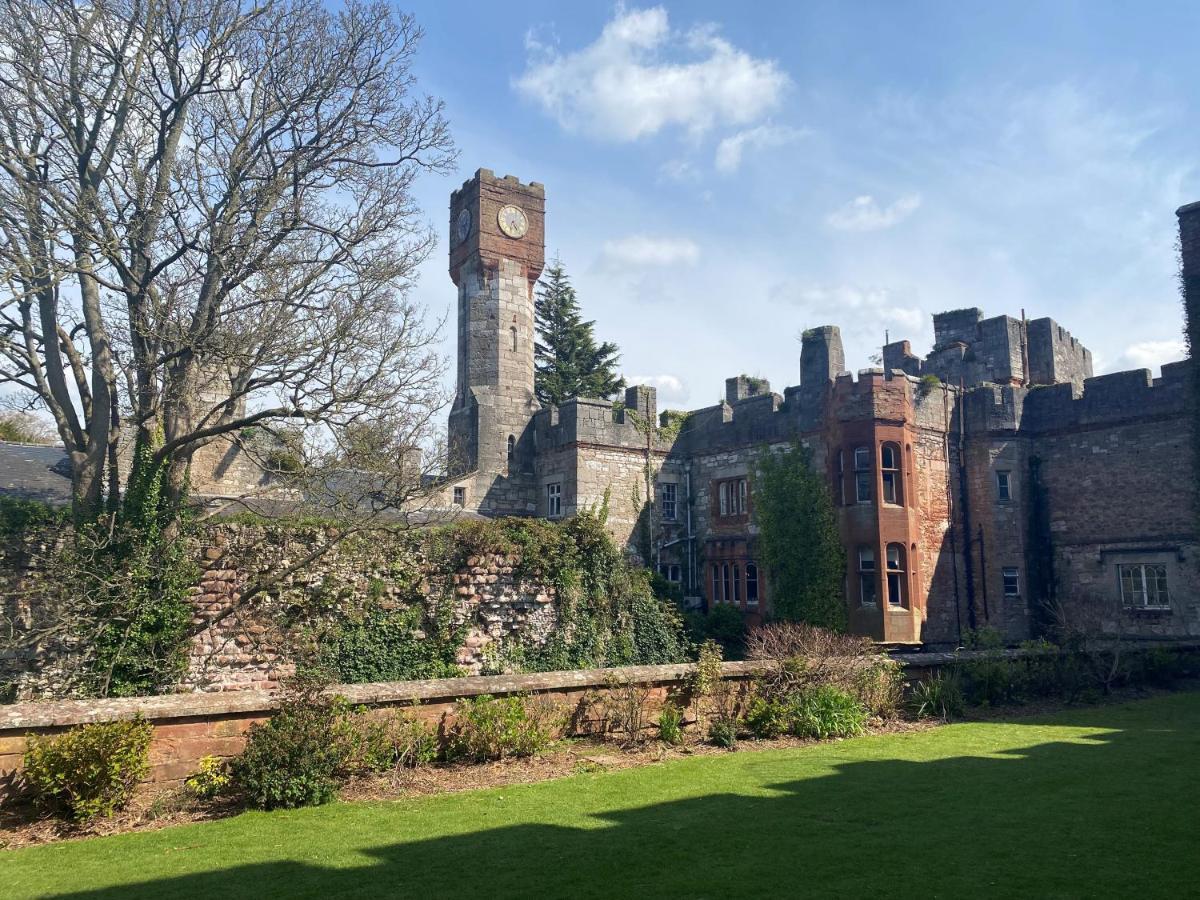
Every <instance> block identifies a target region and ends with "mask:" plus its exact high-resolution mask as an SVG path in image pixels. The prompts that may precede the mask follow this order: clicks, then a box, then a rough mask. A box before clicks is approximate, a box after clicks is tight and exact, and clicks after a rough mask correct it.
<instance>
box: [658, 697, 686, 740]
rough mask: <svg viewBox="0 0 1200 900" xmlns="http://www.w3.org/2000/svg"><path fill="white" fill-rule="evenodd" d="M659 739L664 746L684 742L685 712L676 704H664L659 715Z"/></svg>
mask: <svg viewBox="0 0 1200 900" xmlns="http://www.w3.org/2000/svg"><path fill="white" fill-rule="evenodd" d="M658 737H659V740H661V741H662V742H663V743H664V744H678V743H681V742H682V741H683V710H682V709H680V708H679V707H678V706H676V705H675V704H674V703H664V704H663V708H662V710H661V711H660V712H659V714H658Z"/></svg>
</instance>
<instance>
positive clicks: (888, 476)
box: [879, 441, 904, 506]
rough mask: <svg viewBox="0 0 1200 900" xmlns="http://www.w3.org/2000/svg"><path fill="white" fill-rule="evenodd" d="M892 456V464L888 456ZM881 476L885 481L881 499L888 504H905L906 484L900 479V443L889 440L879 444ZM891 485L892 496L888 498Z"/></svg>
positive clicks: (883, 481) (882, 480)
mask: <svg viewBox="0 0 1200 900" xmlns="http://www.w3.org/2000/svg"><path fill="white" fill-rule="evenodd" d="M889 455H890V456H891V457H892V465H890V466H889V465H888V464H887V458H888V456H889ZM879 477H880V481H881V482H882V483H883V487H882V494H881V496H880V498H879V499H880V500H881V501H882V502H883V503H885V504H887V505H888V506H903V505H904V485H903V484H902V483H901V480H900V445H899V444H896V443H893V442H892V441H888V442H886V443H884V444H880V446H879ZM889 484H890V485H891V489H892V496H891V499H889V498H888V485H889Z"/></svg>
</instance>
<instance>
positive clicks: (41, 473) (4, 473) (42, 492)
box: [0, 441, 71, 504]
mask: <svg viewBox="0 0 1200 900" xmlns="http://www.w3.org/2000/svg"><path fill="white" fill-rule="evenodd" d="M0 494H7V495H8V496H10V497H23V498H25V499H27V500H41V501H42V502H43V503H53V504H66V503H70V502H71V461H70V460H69V459H68V458H67V452H66V451H65V450H64V449H63V448H62V447H44V446H40V445H38V444H14V443H12V442H10V441H0Z"/></svg>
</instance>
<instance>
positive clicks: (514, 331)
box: [508, 325, 517, 353]
mask: <svg viewBox="0 0 1200 900" xmlns="http://www.w3.org/2000/svg"><path fill="white" fill-rule="evenodd" d="M508 332H509V335H510V336H511V337H512V352H513V353H516V352H517V326H516V325H514V326H512V327H511V328H510V329H508Z"/></svg>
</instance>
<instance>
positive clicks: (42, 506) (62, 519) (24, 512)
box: [0, 494, 70, 534]
mask: <svg viewBox="0 0 1200 900" xmlns="http://www.w3.org/2000/svg"><path fill="white" fill-rule="evenodd" d="M69 520H70V510H68V509H67V508H65V507H60V506H51V505H50V504H48V503H42V502H40V501H38V500H24V499H21V498H20V497H10V496H8V495H7V494H0V534H25V533H27V532H29V531H32V530H35V529H40V528H61V527H62V526H64V525H66V523H67V522H68V521H69Z"/></svg>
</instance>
